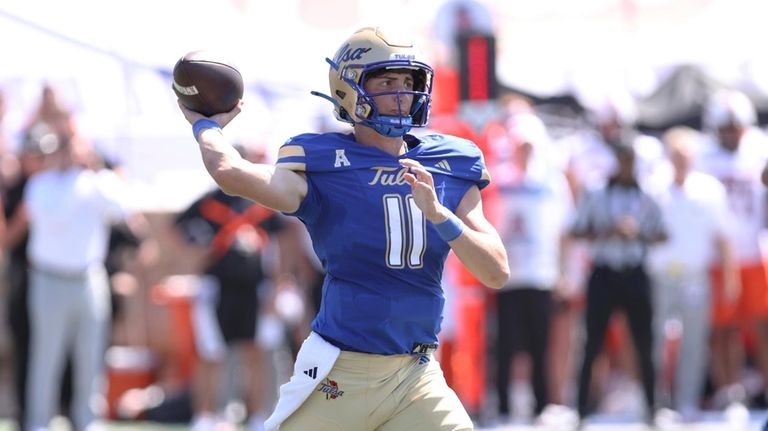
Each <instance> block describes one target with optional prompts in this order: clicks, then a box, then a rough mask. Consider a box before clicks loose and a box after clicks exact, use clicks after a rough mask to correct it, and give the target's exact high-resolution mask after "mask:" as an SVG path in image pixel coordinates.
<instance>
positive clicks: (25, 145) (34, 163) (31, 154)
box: [3, 124, 58, 429]
mask: <svg viewBox="0 0 768 431" xmlns="http://www.w3.org/2000/svg"><path fill="white" fill-rule="evenodd" d="M57 145H58V137H57V136H56V135H55V134H54V133H53V132H52V130H51V129H50V128H49V127H48V126H46V125H44V124H38V125H36V126H35V127H32V128H31V129H30V130H29V132H27V133H26V136H25V137H24V139H23V141H22V143H21V148H20V151H19V155H18V159H19V165H20V174H19V175H18V176H16V177H15V180H14V182H13V183H11V184H10V185H9V188H8V189H7V190H6V191H5V194H4V203H5V212H4V214H5V219H6V220H7V230H6V233H5V235H4V236H3V249H4V251H5V253H6V256H7V258H8V262H7V264H8V265H7V272H6V277H7V281H8V289H9V293H8V326H9V328H10V333H11V338H12V343H13V345H12V346H13V371H14V394H15V398H16V420H17V422H18V425H19V429H21V428H22V424H23V418H24V411H25V399H26V390H25V388H26V379H27V361H28V353H29V314H28V305H27V303H28V294H27V293H28V271H29V265H28V260H27V239H28V223H27V215H26V211H25V210H24V206H23V205H22V203H23V198H24V191H25V189H26V185H27V180H28V179H29V178H30V177H31V176H32V175H34V174H36V173H37V172H39V171H40V170H42V169H43V167H44V166H43V163H44V159H45V156H46V155H47V154H50V153H51V152H53V151H54V150H56V146H57Z"/></svg>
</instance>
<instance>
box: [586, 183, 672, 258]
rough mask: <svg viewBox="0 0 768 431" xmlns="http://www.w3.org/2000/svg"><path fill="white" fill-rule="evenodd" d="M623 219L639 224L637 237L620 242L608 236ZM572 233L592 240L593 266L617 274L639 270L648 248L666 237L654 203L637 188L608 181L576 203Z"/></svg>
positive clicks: (636, 186)
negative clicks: (631, 219) (611, 270)
mask: <svg viewBox="0 0 768 431" xmlns="http://www.w3.org/2000/svg"><path fill="white" fill-rule="evenodd" d="M624 217H632V218H634V220H635V221H636V222H637V223H638V226H639V231H640V233H639V235H638V236H636V237H634V238H629V239H628V238H622V237H619V236H616V235H608V233H609V232H611V231H612V230H614V228H615V226H616V224H617V223H618V222H619V220H621V219H622V218H624ZM571 233H572V234H573V235H574V236H577V237H586V238H591V239H592V262H593V264H594V265H596V266H608V267H610V268H613V269H616V270H622V269H626V268H629V267H637V266H641V265H642V264H643V262H644V261H645V257H646V253H647V250H648V245H649V244H650V243H653V242H656V241H658V240H659V239H662V238H664V237H665V236H666V231H665V228H664V224H663V221H662V217H661V211H660V208H659V205H658V204H657V203H656V201H655V200H654V199H653V198H652V197H651V196H650V195H648V194H646V193H645V192H643V190H642V189H641V188H640V187H639V186H638V185H637V184H630V185H627V184H620V183H617V182H615V181H609V182H608V184H607V185H606V186H605V187H602V188H598V189H594V190H592V191H590V192H587V193H586V194H584V195H583V196H582V198H581V199H579V201H578V206H577V210H576V217H575V220H574V222H573V225H572V227H571Z"/></svg>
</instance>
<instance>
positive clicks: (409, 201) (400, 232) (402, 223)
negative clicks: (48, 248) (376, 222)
mask: <svg viewBox="0 0 768 431" xmlns="http://www.w3.org/2000/svg"><path fill="white" fill-rule="evenodd" d="M384 223H385V228H386V230H387V255H386V259H387V266H388V267H390V268H405V265H406V264H405V260H406V251H407V262H408V268H421V267H422V265H423V264H424V262H423V258H424V250H425V249H426V245H427V229H426V219H425V218H424V214H423V213H422V212H421V210H420V209H419V207H418V206H417V205H416V202H415V201H414V200H413V195H406V196H405V197H403V196H401V195H384ZM406 233H407V235H406ZM409 239H410V243H408V242H409V241H408V240H409Z"/></svg>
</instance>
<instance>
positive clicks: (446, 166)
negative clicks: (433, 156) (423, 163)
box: [435, 159, 451, 172]
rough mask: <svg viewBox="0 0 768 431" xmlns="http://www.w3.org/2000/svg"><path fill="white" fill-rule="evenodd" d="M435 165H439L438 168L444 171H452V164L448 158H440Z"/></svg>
mask: <svg viewBox="0 0 768 431" xmlns="http://www.w3.org/2000/svg"><path fill="white" fill-rule="evenodd" d="M435 166H437V167H438V168H440V169H442V170H444V171H448V172H451V165H450V164H448V160H446V159H443V160H440V161H439V162H437V164H435Z"/></svg>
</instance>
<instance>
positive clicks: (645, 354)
mask: <svg viewBox="0 0 768 431" xmlns="http://www.w3.org/2000/svg"><path fill="white" fill-rule="evenodd" d="M618 308H621V309H623V310H624V311H625V313H626V315H627V320H628V321H629V330H630V333H631V335H632V339H633V341H634V344H635V349H636V352H637V359H638V361H637V362H638V364H639V366H640V377H641V379H642V384H643V389H644V391H645V400H646V403H647V406H648V410H649V412H652V411H653V409H654V405H655V399H654V390H655V388H654V367H653V357H652V343H653V341H652V340H653V334H652V328H653V326H652V325H653V322H652V309H651V285H650V281H649V279H648V275H647V273H646V272H645V270H644V269H643V268H642V267H632V268H629V269H626V270H622V271H617V270H613V269H610V268H607V267H602V266H598V267H596V268H595V269H594V270H593V271H592V274H591V275H590V277H589V283H588V285H587V309H586V315H585V322H586V331H587V342H586V346H585V348H584V359H583V363H582V366H581V374H580V375H579V399H578V408H579V415H580V416H581V417H584V416H586V415H588V414H589V413H591V400H590V398H589V395H590V393H589V389H590V383H591V380H592V364H593V363H594V361H595V358H596V357H597V355H598V354H599V353H600V351H601V349H602V347H603V342H604V341H605V333H606V330H607V329H608V322H609V321H610V318H611V315H612V314H613V312H614V310H616V309H618Z"/></svg>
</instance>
